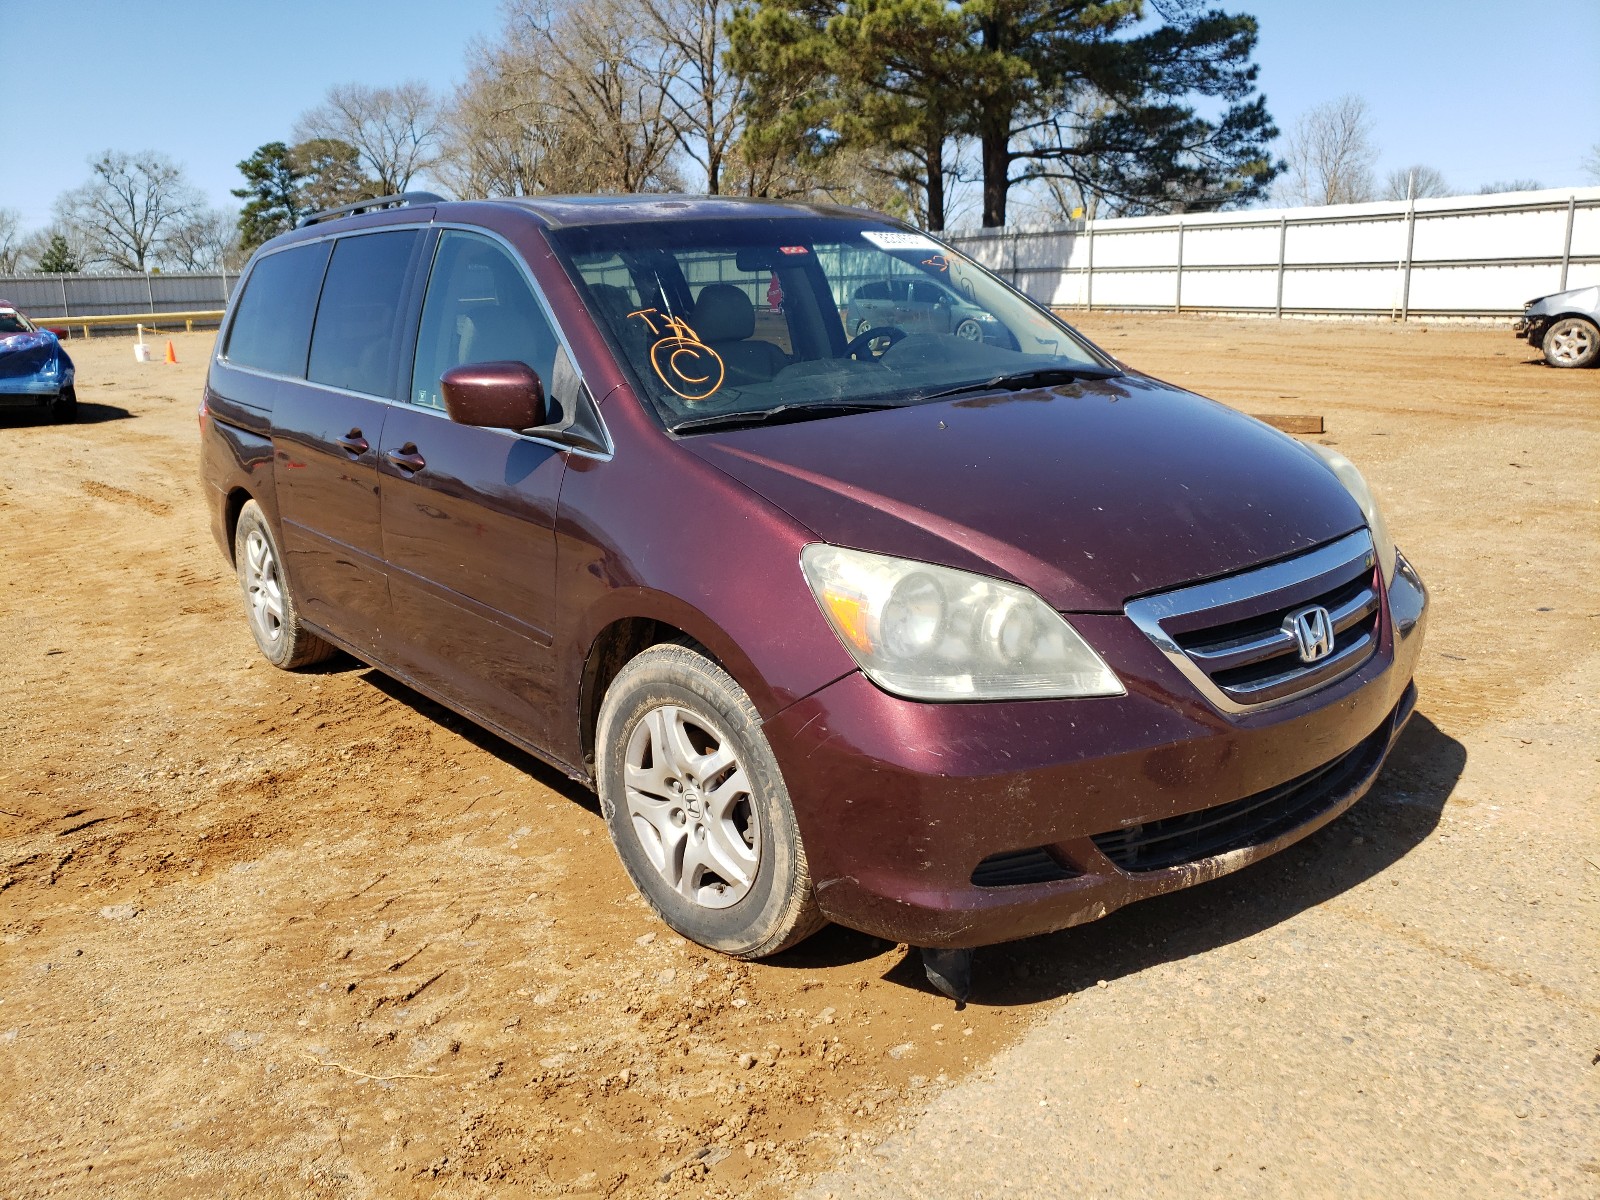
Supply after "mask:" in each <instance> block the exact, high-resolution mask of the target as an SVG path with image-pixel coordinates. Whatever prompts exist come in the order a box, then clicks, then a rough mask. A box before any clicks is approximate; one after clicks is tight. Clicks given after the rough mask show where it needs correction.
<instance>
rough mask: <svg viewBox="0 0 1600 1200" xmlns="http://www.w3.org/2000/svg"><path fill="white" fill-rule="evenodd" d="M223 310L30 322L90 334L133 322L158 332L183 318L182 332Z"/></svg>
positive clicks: (130, 325) (218, 317)
mask: <svg viewBox="0 0 1600 1200" xmlns="http://www.w3.org/2000/svg"><path fill="white" fill-rule="evenodd" d="M222 313H223V310H222V309H220V308H218V309H206V310H204V311H201V312H162V313H126V314H124V313H111V314H109V315H106V316H99V317H35V318H34V319H33V323H34V324H35V325H37V326H39V328H41V329H65V330H67V331H68V333H69V334H70V333H71V331H72V330H74V329H81V330H82V331H83V336H84V337H88V336H89V330H91V329H100V328H105V327H107V326H126V327H127V328H129V329H131V328H133V327H134V326H135V325H143V326H144V327H145V329H146V330H148V331H150V332H152V333H159V332H160V331H161V329H162V328H163V327H167V326H175V325H176V324H177V323H178V322H179V321H182V322H183V331H184V332H185V333H193V332H194V323H195V322H196V321H217V322H220V321H221V320H222Z"/></svg>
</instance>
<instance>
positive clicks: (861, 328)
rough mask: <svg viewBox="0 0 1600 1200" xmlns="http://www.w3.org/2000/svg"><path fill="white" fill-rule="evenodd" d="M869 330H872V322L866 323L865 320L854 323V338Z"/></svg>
mask: <svg viewBox="0 0 1600 1200" xmlns="http://www.w3.org/2000/svg"><path fill="white" fill-rule="evenodd" d="M871 328H872V322H871V321H868V320H865V319H862V320H860V321H857V322H856V336H857V337H860V336H861V335H862V334H863V333H865V332H866V331H867V330H869V329H871Z"/></svg>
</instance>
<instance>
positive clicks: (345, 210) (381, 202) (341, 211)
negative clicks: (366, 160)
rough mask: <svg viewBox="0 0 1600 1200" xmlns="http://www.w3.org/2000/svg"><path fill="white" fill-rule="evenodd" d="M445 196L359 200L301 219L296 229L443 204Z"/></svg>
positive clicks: (417, 194)
mask: <svg viewBox="0 0 1600 1200" xmlns="http://www.w3.org/2000/svg"><path fill="white" fill-rule="evenodd" d="M444 202H445V199H444V197H443V196H436V195H434V194H433V193H432V192H401V193H399V194H398V195H394V196H379V197H378V198H377V199H375V200H357V201H356V202H355V203H354V204H341V205H339V207H338V208H329V209H324V210H323V211H322V212H315V213H312V214H311V215H310V216H309V217H301V218H300V223H299V224H298V225H296V226H295V228H296V229H304V228H305V227H306V226H307V225H319V224H321V223H322V222H323V221H331V220H333V219H334V218H335V217H353V216H355V215H356V214H357V213H364V212H377V211H378V210H379V209H380V208H399V207H400V206H401V205H403V204H443V203H444Z"/></svg>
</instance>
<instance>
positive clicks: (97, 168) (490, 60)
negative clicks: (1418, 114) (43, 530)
mask: <svg viewBox="0 0 1600 1200" xmlns="http://www.w3.org/2000/svg"><path fill="white" fill-rule="evenodd" d="M1210 2H1211V0H1053V2H1049V0H800V2H795V0H630V2H628V3H624V2H623V0H507V2H506V4H505V6H504V9H503V21H502V25H501V27H500V29H499V30H498V31H497V32H496V33H495V34H494V35H493V36H492V37H487V38H483V39H480V40H479V41H478V42H476V43H474V44H473V45H472V46H471V47H470V49H469V51H468V55H467V62H466V71H465V77H464V78H463V80H462V82H461V84H460V85H459V86H458V87H457V88H456V89H455V91H454V93H453V94H451V95H448V96H444V95H439V94H437V93H435V92H434V91H432V90H431V89H430V88H429V87H427V86H426V85H425V84H422V83H418V82H401V83H398V84H394V85H392V86H381V87H374V86H366V85H359V84H346V85H341V86H337V87H334V88H331V89H330V90H329V91H328V93H327V94H326V96H325V97H324V98H323V101H322V102H321V103H320V104H318V105H316V106H315V107H313V108H311V109H309V110H308V111H306V112H304V113H302V114H301V115H300V117H299V118H298V120H296V121H295V122H294V124H293V126H292V128H290V129H289V130H288V131H287V134H288V136H286V137H285V138H284V139H283V140H280V141H273V142H269V143H267V144H265V145H263V146H260V147H257V148H256V149H255V150H254V151H253V152H251V153H250V154H249V155H248V156H247V157H246V158H244V159H243V160H242V161H241V162H240V163H239V164H238V165H239V170H240V172H241V174H242V176H243V181H244V182H243V186H242V187H240V188H238V189H236V190H235V191H234V193H233V194H234V195H235V196H236V197H238V198H239V199H240V200H241V201H242V202H243V204H242V209H241V210H238V211H236V212H228V211H225V210H217V209H212V208H209V207H208V206H207V205H206V204H205V203H204V202H203V200H202V198H201V197H200V196H199V194H198V193H197V192H196V191H195V190H194V189H193V188H192V187H191V186H189V184H188V183H187V181H186V180H185V179H184V178H183V174H182V172H181V170H180V169H179V168H178V167H176V166H175V165H174V164H173V163H172V162H171V161H170V160H169V159H167V158H166V157H165V156H163V155H161V154H159V153H156V152H154V151H145V152H141V153H137V154H128V153H122V152H114V151H107V152H106V153H104V154H103V155H100V156H98V157H97V158H96V159H95V160H93V161H92V162H91V164H90V167H91V177H90V179H89V181H88V182H87V183H85V184H84V185H83V186H82V187H80V188H77V189H74V190H73V191H71V192H68V193H66V194H65V195H63V196H62V197H61V198H59V199H58V201H57V203H56V206H55V212H54V220H53V222H52V224H51V226H50V227H49V228H47V229H45V230H40V231H36V232H35V233H33V234H31V235H27V236H23V235H22V234H21V231H20V230H19V229H18V228H17V222H16V219H15V214H8V213H7V212H6V211H5V210H0V273H3V272H7V271H15V270H17V269H19V268H20V269H27V268H29V267H32V268H34V269H38V270H50V271H54V270H73V269H76V270H83V269H101V268H108V269H116V270H131V271H143V270H148V269H179V270H192V269H200V270H206V269H212V270H214V269H216V268H218V267H225V268H230V269H231V268H234V267H237V266H238V265H239V264H240V262H241V261H242V259H243V258H244V257H246V256H247V255H248V254H249V252H250V251H251V250H253V249H254V247H256V246H257V245H260V244H261V243H262V242H264V241H265V240H267V239H268V238H270V237H273V236H275V235H276V234H278V233H281V232H283V231H284V230H287V229H290V228H292V227H293V226H294V225H295V223H296V222H297V221H299V220H301V219H302V218H303V217H304V216H306V215H307V214H308V213H311V212H315V211H318V210H320V209H325V208H330V207H335V206H337V205H339V204H344V203H349V202H351V201H355V200H361V199H371V198H374V197H377V196H382V195H389V194H393V193H397V192H403V191H405V190H407V189H408V188H410V187H412V186H414V185H415V184H417V183H418V182H419V181H421V182H425V183H426V184H427V185H428V186H429V187H430V188H433V189H435V190H439V191H443V192H445V193H447V194H449V195H452V196H456V197H460V198H477V197H484V196H533V195H539V194H545V193H595V192H655V191H698V192H706V193H709V194H713V195H719V194H720V195H739V196H754V197H773V198H804V199H817V200H825V201H834V202H840V203H846V204H855V205H862V206H866V207H870V208H874V209H878V210H880V211H885V212H889V213H893V214H895V215H897V216H903V217H905V218H907V219H910V220H912V221H914V222H916V223H918V224H921V225H923V226H925V227H927V228H930V229H934V230H940V229H944V228H946V227H947V226H948V225H949V224H951V223H952V221H956V220H959V221H962V222H964V223H970V222H972V221H973V220H974V219H976V220H978V221H981V223H982V224H983V225H985V226H1000V225H1005V224H1006V223H1007V222H1008V221H1014V220H1016V219H1017V217H1018V215H1019V202H1020V208H1021V214H1022V215H1023V216H1025V217H1027V218H1030V219H1033V220H1040V221H1050V222H1056V223H1060V222H1064V221H1066V220H1069V219H1073V218H1077V217H1084V216H1087V217H1107V216H1124V215H1141V214H1146V213H1179V212H1204V211H1212V210H1216V209H1224V208H1238V207H1246V206H1249V205H1252V204H1255V203H1258V202H1260V201H1263V200H1266V199H1269V198H1270V199H1275V200H1277V201H1279V202H1283V203H1302V204H1308V203H1343V202H1349V201H1353V200H1361V199H1378V198H1381V197H1382V196H1383V195H1385V194H1388V195H1394V194H1396V193H1398V195H1399V196H1400V197H1402V198H1403V197H1404V196H1405V195H1407V194H1412V195H1418V196H1426V195H1430V194H1444V193H1445V191H1446V189H1447V185H1446V184H1445V182H1444V180H1443V177H1442V176H1441V175H1440V174H1439V173H1438V172H1437V171H1434V170H1432V169H1431V168H1428V167H1426V166H1423V165H1419V166H1417V167H1414V168H1408V169H1406V170H1404V171H1401V172H1398V173H1396V175H1395V176H1394V177H1392V178H1390V179H1389V180H1387V181H1379V180H1377V179H1376V178H1375V177H1374V173H1373V168H1374V164H1375V162H1376V159H1377V154H1376V151H1375V149H1374V147H1373V140H1372V121H1371V117H1370V114H1369V113H1368V111H1367V109H1366V107H1365V104H1364V103H1363V102H1362V101H1361V100H1360V99H1359V98H1356V97H1345V98H1343V99H1341V100H1338V101H1334V102H1331V103H1330V104H1328V105H1324V106H1321V107H1320V108H1318V109H1316V110H1313V111H1312V112H1311V113H1310V114H1308V115H1307V116H1306V117H1305V118H1303V119H1302V120H1301V121H1300V122H1298V123H1297V125H1296V126H1295V128H1294V129H1293V130H1292V131H1291V133H1290V135H1289V137H1288V139H1287V142H1286V147H1285V150H1286V158H1285V159H1282V160H1280V159H1278V158H1277V157H1275V156H1274V154H1273V144H1274V140H1275V139H1276V138H1277V137H1278V130H1277V128H1276V126H1275V125H1274V124H1273V121H1272V119H1271V117H1270V115H1269V113H1268V111H1267V108H1266V102H1265V99H1264V98H1263V97H1262V96H1261V95H1260V93H1259V92H1258V90H1257V87H1256V80H1257V66H1256V63H1255V61H1254V54H1255V48H1256V41H1257V36H1258V27H1257V23H1256V21H1255V19H1254V18H1253V17H1251V16H1248V15H1244V14H1230V13H1227V12H1223V11H1221V10H1220V9H1216V8H1212V7H1209V6H1208V5H1209V3H1210ZM1595 155H1596V156H1597V158H1600V148H1597V150H1596V152H1595ZM1595 169H1596V170H1597V171H1600V164H1596V165H1595ZM1528 183H1531V181H1525V180H1520V181H1507V182H1506V183H1503V184H1498V185H1490V186H1493V187H1496V188H1506V187H1511V186H1521V185H1525V184H1528Z"/></svg>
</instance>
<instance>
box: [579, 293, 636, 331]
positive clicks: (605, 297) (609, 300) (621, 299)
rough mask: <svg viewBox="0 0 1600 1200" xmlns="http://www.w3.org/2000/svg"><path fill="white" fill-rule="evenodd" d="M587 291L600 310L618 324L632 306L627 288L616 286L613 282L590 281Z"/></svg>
mask: <svg viewBox="0 0 1600 1200" xmlns="http://www.w3.org/2000/svg"><path fill="white" fill-rule="evenodd" d="M589 291H590V293H591V294H592V295H593V296H594V299H595V303H596V304H598V305H599V306H600V309H601V311H602V312H603V313H604V314H605V315H606V316H608V317H610V318H611V320H612V321H614V322H615V323H616V324H617V325H618V326H620V325H621V324H622V322H623V321H624V320H625V319H626V318H627V316H628V310H629V309H630V308H632V307H633V300H632V299H631V298H630V297H629V295H628V289H627V288H621V287H618V286H617V285H616V284H614V283H591V284H590V285H589Z"/></svg>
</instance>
